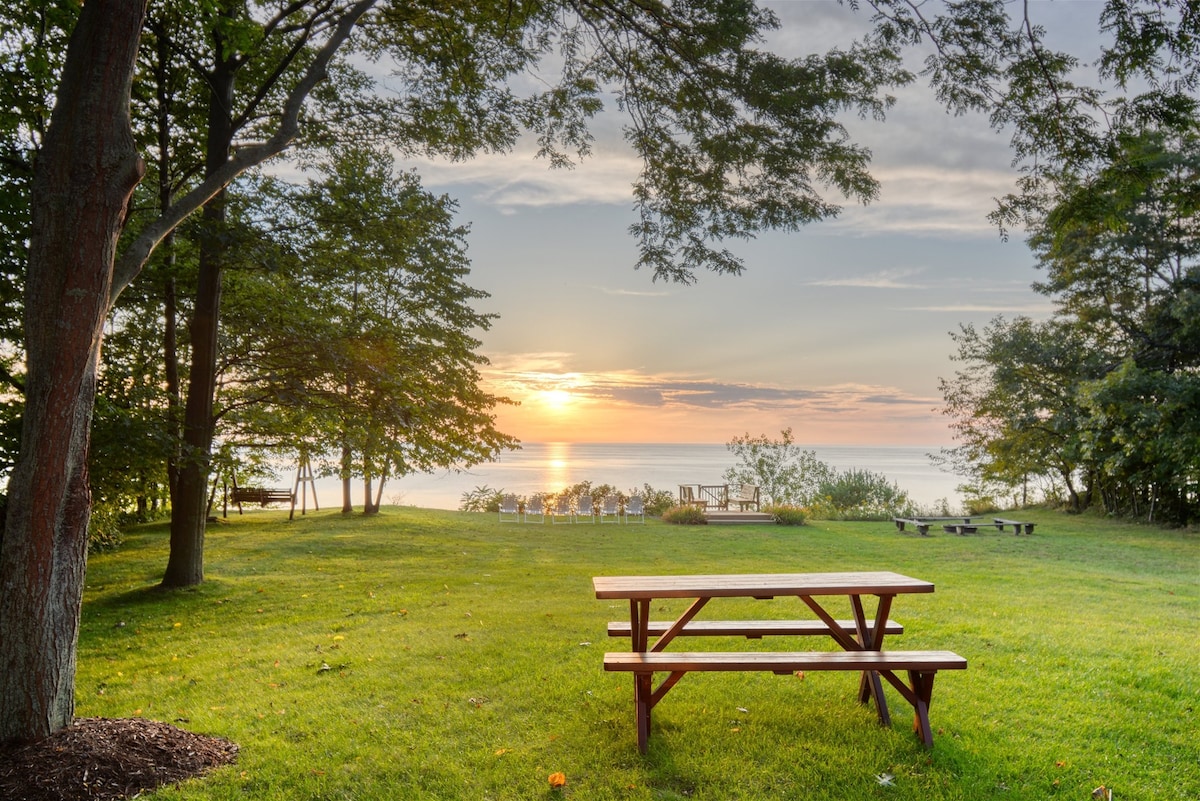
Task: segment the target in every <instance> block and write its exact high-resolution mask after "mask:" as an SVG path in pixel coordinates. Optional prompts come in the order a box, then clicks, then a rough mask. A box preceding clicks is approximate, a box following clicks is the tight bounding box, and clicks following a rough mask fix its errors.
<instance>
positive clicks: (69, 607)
mask: <svg viewBox="0 0 1200 801" xmlns="http://www.w3.org/2000/svg"><path fill="white" fill-rule="evenodd" d="M144 14H145V3H144V2H143V3H132V2H106V0H97V2H89V3H87V4H86V5H85V6H84V8H83V9H82V10H81V12H80V22H79V24H78V25H77V26H76V28H75V32H74V33H73V34H72V36H71V41H70V45H69V47H68V49H67V50H68V52H67V58H66V63H65V65H64V67H63V76H62V82H61V85H60V87H59V94H58V99H57V102H56V103H55V106H54V113H53V115H52V117H51V121H50V127H49V129H48V130H47V132H46V135H45V139H44V141H43V143H42V148H41V153H40V155H39V158H38V160H37V167H36V172H35V176H34V181H33V187H32V211H33V220H32V226H31V229H30V230H31V235H30V242H29V272H28V276H27V281H26V302H25V331H26V361H27V371H26V379H25V397H26V403H25V416H24V426H23V428H22V433H21V452H20V457H19V460H18V463H17V466H16V468H15V469H14V471H13V474H12V477H11V479H10V481H9V485H8V489H9V494H8V514H7V520H6V525H5V536H4V540H3V546H2V547H3V551H2V552H0V632H2V633H3V638H4V647H3V648H2V649H0V665H2V667H3V670H0V676H2V677H3V678H2V679H0V742H8V741H10V740H14V739H20V738H30V737H44V736H47V735H48V734H50V733H51V732H53V731H55V730H57V729H60V728H62V727H64V726H66V725H67V724H68V723H70V721H71V718H72V714H73V711H74V701H75V699H74V696H75V683H74V680H75V671H74V665H75V646H76V640H77V637H78V628H79V611H80V605H81V603H82V598H83V572H84V565H85V562H86V557H85V552H86V547H87V523H88V514H89V511H90V499H89V486H88V467H87V460H88V436H89V427H90V424H91V417H92V407H93V402H94V390H95V384H96V369H97V363H98V361H99V357H100V342H101V339H102V335H103V326H104V321H105V318H106V317H107V315H108V308H109V297H110V294H111V292H112V290H113V261H114V257H115V254H116V247H117V239H118V237H119V236H120V233H121V228H122V224H123V222H124V220H125V214H126V211H127V207H128V202H129V198H130V196H131V194H132V193H133V189H134V187H135V186H136V185H137V182H138V180H140V178H141V175H142V170H143V165H142V161H141V159H140V158H139V156H138V153H137V151H136V149H135V148H134V141H133V135H132V132H131V127H130V118H129V95H130V91H131V84H132V78H133V68H134V62H135V59H136V55H137V43H138V33H139V31H140V30H141V26H142V19H143V15H144Z"/></svg>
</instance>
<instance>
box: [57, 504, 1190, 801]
mask: <svg viewBox="0 0 1200 801" xmlns="http://www.w3.org/2000/svg"><path fill="white" fill-rule="evenodd" d="M1022 516H1023V517H1025V516H1026V515H1024V514H1022ZM1029 517H1030V518H1031V519H1035V520H1037V521H1038V528H1037V533H1036V534H1034V535H1033V536H1032V537H1025V536H1021V537H1014V536H1013V535H1011V534H998V533H995V532H992V533H987V534H977V535H971V536H966V537H956V536H953V535H945V534H940V533H939V534H938V535H936V536H931V537H920V536H917V535H915V534H912V533H908V534H900V533H898V532H897V531H896V530H895V528H894V527H893V526H892V525H891V524H890V523H823V522H816V523H814V524H810V525H808V526H805V527H802V528H782V527H774V526H770V527H755V526H745V527H734V526H709V527H678V526H667V525H663V524H660V523H657V522H656V521H650V522H648V523H647V524H646V525H645V526H638V525H632V526H625V525H622V526H615V525H611V524H608V525H604V526H600V525H588V524H578V525H554V526H552V525H515V524H511V523H506V524H500V523H499V522H497V521H496V518H495V516H494V515H487V514H469V513H457V512H435V511H425V510H414V509H395V508H388V509H385V510H384V513H383V514H382V515H380V516H379V517H376V518H370V519H364V518H361V517H353V518H343V517H341V516H340V515H339V514H336V513H332V514H331V513H324V512H323V513H319V514H309V515H307V516H306V517H303V518H298V519H297V520H295V521H294V522H288V521H287V519H286V514H284V513H281V512H264V513H257V514H252V515H247V516H245V517H242V518H237V517H235V518H230V519H229V520H228V521H223V522H221V523H220V524H218V525H213V526H210V528H209V534H208V537H207V547H206V551H207V562H206V574H207V576H208V580H207V581H206V582H205V583H204V585H203V586H201V587H199V588H198V589H196V590H194V591H188V592H180V593H172V594H166V593H162V592H159V591H156V590H155V589H154V587H155V585H156V584H157V583H158V581H159V578H160V577H161V574H162V572H163V569H164V567H165V565H166V559H167V532H166V528H165V526H162V525H152V526H145V527H141V528H138V529H136V530H134V531H133V532H132V533H131V534H130V536H129V538H128V540H127V542H126V544H125V545H124V547H123V548H122V549H121V550H120V551H117V552H113V553H107V554H102V555H99V556H96V557H93V558H92V559H91V561H90V563H89V567H88V575H87V589H86V594H85V599H84V607H83V627H82V634H81V637H80V646H79V674H78V681H77V693H78V704H77V710H76V711H77V714H79V715H80V716H103V717H131V716H144V717H147V718H152V719H155V720H162V721H166V722H169V723H173V724H175V725H177V726H180V727H182V728H186V729H189V730H192V731H196V732H201V733H205V734H212V735H219V736H222V737H226V738H229V739H231V740H233V741H235V742H237V743H238V744H239V745H240V746H241V754H240V756H239V759H238V762H237V763H236V764H235V765H233V766H231V767H227V768H222V769H220V770H218V771H215V772H213V773H211V774H209V775H207V776H206V777H204V778H203V779H200V780H195V781H191V782H188V783H186V784H184V785H182V786H180V787H177V788H170V789H164V790H161V791H159V792H158V793H156V794H154V795H153V796H152V798H154V799H156V800H161V799H206V800H208V799H242V800H245V799H262V800H263V801H268V799H270V800H271V801H274V800H275V799H313V801H317V800H318V799H320V801H332V800H333V799H355V800H356V801H370V800H372V799H380V800H381V801H382V800H383V799H437V800H438V801H446V800H447V799H464V801H466V800H467V799H470V801H481V799H497V800H498V799H520V800H521V801H525V800H526V799H538V798H543V799H555V798H574V799H589V800H590V799H685V798H686V799H697V800H699V799H708V800H710V801H729V800H730V799H855V800H856V801H857V800H858V799H871V798H885V799H897V800H900V799H905V800H911V801H918V800H920V801H930V800H931V799H992V798H998V799H1014V800H1015V799H1039V800H1040V799H1047V798H1063V799H1089V798H1090V797H1091V791H1092V789H1093V788H1095V787H1097V786H1099V785H1105V786H1107V787H1110V788H1112V789H1113V797H1114V799H1122V801H1125V800H1126V799H1187V800H1188V801H1196V799H1197V798H1198V797H1200V750H1198V749H1200V725H1198V720H1200V717H1198V715H1197V707H1200V662H1198V660H1197V652H1198V651H1197V643H1198V642H1200V536H1198V535H1197V534H1196V533H1195V532H1191V533H1188V532H1181V531H1162V530H1158V529H1154V528H1148V527H1138V526H1130V525H1123V524H1117V523H1111V522H1106V521H1101V520H1097V519H1092V518H1074V517H1067V516H1062V515H1057V514H1042V515H1032V516H1029ZM823 570H894V571H897V572H900V573H905V574H908V575H912V576H916V577H919V578H922V579H926V580H929V581H932V582H934V584H935V585H936V587H937V591H936V592H934V593H933V594H931V595H908V596H900V597H899V598H897V600H896V605H895V607H894V608H893V613H892V617H893V618H894V619H896V620H899V621H900V622H902V623H903V624H904V625H905V627H906V630H905V634H904V635H902V636H900V637H894V638H889V643H890V645H891V646H892V647H894V648H913V649H947V650H952V651H956V652H958V653H960V654H962V655H963V656H965V657H966V658H967V659H968V661H969V667H968V669H967V670H965V671H949V672H944V673H941V674H939V676H938V679H937V682H936V686H935V689H934V693H933V704H932V708H931V716H930V717H931V720H932V723H933V728H934V740H935V742H934V746H933V748H932V749H931V750H926V749H925V748H923V747H922V746H921V745H920V743H919V741H918V740H917V739H916V738H915V737H914V736H913V734H912V732H911V720H912V717H911V708H910V707H908V706H907V704H905V703H904V702H903V700H902V699H901V698H900V697H899V695H898V694H897V693H896V692H895V691H894V690H893V689H892V688H890V687H888V688H887V693H888V697H889V700H890V701H891V707H892V713H893V719H894V720H893V725H892V726H891V727H890V728H884V727H881V726H879V725H878V722H877V719H876V718H875V715H874V712H873V711H872V709H871V708H870V707H864V706H860V705H859V704H858V703H857V702H856V693H857V688H858V677H857V676H856V675H854V674H848V673H815V674H808V675H807V676H806V677H805V678H803V679H801V678H799V677H794V676H787V677H781V676H774V675H772V674H769V673H768V674H760V673H746V674H741V673H739V674H690V675H688V676H686V677H685V678H684V679H683V680H682V681H681V682H680V683H679V685H678V686H677V687H676V688H675V689H674V690H673V691H672V692H671V694H670V695H669V696H667V698H666V699H665V700H664V701H663V702H662V703H661V704H660V705H659V706H658V707H657V708H656V709H655V713H654V720H653V727H652V730H651V737H650V751H649V753H648V754H647V755H646V756H641V755H639V754H638V752H637V746H636V736H635V732H634V717H633V701H632V695H633V680H632V678H631V676H629V675H628V674H614V673H605V672H604V671H603V669H602V667H601V661H602V658H603V654H604V652H605V651H606V650H624V649H626V648H627V647H628V646H627V644H623V643H622V642H620V641H614V642H611V643H610V642H606V639H607V638H606V636H605V625H606V623H607V622H608V621H609V620H618V619H624V618H627V616H628V606H627V604H625V603H624V602H609V601H599V600H597V599H596V598H595V596H594V594H593V592H592V585H591V578H592V576H594V575H602V574H629V573H701V572H703V573H720V572H802V571H823ZM718 603H719V604H722V605H721V606H716V605H717V604H718ZM846 607H847V609H846V610H844V612H841V613H848V611H849V604H848V603H847V604H846ZM677 608H678V607H676V606H674V605H671V604H667V603H664V604H661V605H659V604H656V605H655V610H654V611H655V613H656V616H658V615H662V614H669V613H670V612H672V611H674V610H676V609H677ZM801 609H802V605H801V604H800V603H799V602H798V601H797V600H795V599H791V600H788V599H777V600H774V601H725V602H714V605H712V606H710V607H709V608H708V609H707V610H706V612H705V614H706V615H707V616H708V617H721V618H729V617H738V616H751V615H753V616H769V617H781V618H787V617H793V618H794V617H797V616H803V615H802V614H801ZM835 613H839V612H837V611H836V610H835ZM821 639H822V641H818V638H806V639H805V640H804V641H803V642H802V643H800V644H797V643H796V642H795V641H790V642H789V641H788V640H787V639H785V638H778V639H775V640H763V641H750V642H748V641H746V640H731V641H725V642H722V641H720V640H705V641H700V642H697V643H696V644H695V646H693V647H697V648H713V649H719V648H723V647H729V648H774V649H780V650H789V649H796V648H800V649H810V648H814V647H830V648H832V647H834V645H833V643H832V641H829V642H828V646H826V644H825V642H824V641H823V638H821ZM559 771H561V772H562V773H564V774H565V775H566V777H567V784H566V786H565V787H563V788H561V789H557V790H555V789H551V788H550V785H549V783H548V780H547V777H548V776H549V775H550V774H551V773H554V772H559ZM884 774H887V775H889V776H891V777H892V778H891V779H890V781H889V782H885V783H881V782H880V780H879V779H878V778H877V777H879V776H881V775H884Z"/></svg>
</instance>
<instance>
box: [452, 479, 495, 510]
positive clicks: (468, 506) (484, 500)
mask: <svg viewBox="0 0 1200 801" xmlns="http://www.w3.org/2000/svg"><path fill="white" fill-rule="evenodd" d="M502 497H504V490H502V489H498V490H494V489H492V488H491V487H489V486H487V485H486V484H484V485H483V486H482V487H476V488H475V489H473V490H468V491H467V492H464V493H463V494H462V500H461V501H459V504H458V509H459V511H461V512H499V511H500V499H501V498H502Z"/></svg>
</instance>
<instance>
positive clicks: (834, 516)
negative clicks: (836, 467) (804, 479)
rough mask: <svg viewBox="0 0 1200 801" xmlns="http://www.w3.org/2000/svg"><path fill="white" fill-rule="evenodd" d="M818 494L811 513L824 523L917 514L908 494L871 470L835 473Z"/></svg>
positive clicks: (851, 470)
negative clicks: (827, 521) (826, 521)
mask: <svg viewBox="0 0 1200 801" xmlns="http://www.w3.org/2000/svg"><path fill="white" fill-rule="evenodd" d="M817 494H818V498H817V499H816V500H815V501H814V502H813V503H812V505H811V508H810V512H811V514H812V516H813V517H816V518H821V519H824V520H890V519H891V518H893V517H905V516H909V515H910V514H912V513H913V511H914V505H913V503H912V501H910V500H909V497H908V493H907V492H905V491H904V490H902V489H900V487H899V485H898V484H896V482H894V481H890V480H888V477H887V476H885V475H883V474H882V473H874V472H872V471H870V470H862V469H858V468H850V469H848V470H841V471H834V473H833V474H832V475H831V476H830V477H829V478H827V479H826V480H825V481H823V482H822V483H821V486H820V488H819V489H818V490H817Z"/></svg>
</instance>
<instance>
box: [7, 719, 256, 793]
mask: <svg viewBox="0 0 1200 801" xmlns="http://www.w3.org/2000/svg"><path fill="white" fill-rule="evenodd" d="M237 752H238V747H237V745H236V744H234V743H231V742H229V741H228V740H223V739H220V738H218V737H205V736H202V735H199V734H193V733H192V732H187V731H183V730H182V729H177V728H175V727H174V726H170V725H168V724H166V723H158V722H155V721H153V720H142V719H141V718H122V719H119V720H113V719H109V718H79V719H78V720H76V721H75V722H74V723H73V724H71V725H70V726H69V727H67V728H66V729H63V730H62V731H59V732H56V733H55V734H53V735H51V736H50V737H48V738H46V739H45V740H41V741H39V742H36V743H32V744H29V745H20V746H15V747H8V748H0V798H2V799H4V800H5V801H118V800H119V799H124V798H130V797H132V796H135V795H137V794H138V793H142V792H145V791H147V790H153V789H154V788H156V787H159V786H160V785H163V784H172V783H175V782H180V781H183V780H184V779H188V778H191V777H193V776H198V775H200V774H202V773H204V772H205V771H207V770H211V769H212V768H215V767H219V766H221V765H227V764H229V763H231V762H233V761H234V760H235V759H237Z"/></svg>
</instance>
